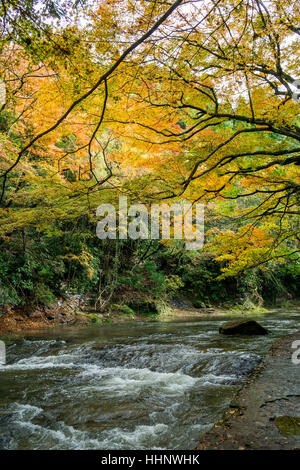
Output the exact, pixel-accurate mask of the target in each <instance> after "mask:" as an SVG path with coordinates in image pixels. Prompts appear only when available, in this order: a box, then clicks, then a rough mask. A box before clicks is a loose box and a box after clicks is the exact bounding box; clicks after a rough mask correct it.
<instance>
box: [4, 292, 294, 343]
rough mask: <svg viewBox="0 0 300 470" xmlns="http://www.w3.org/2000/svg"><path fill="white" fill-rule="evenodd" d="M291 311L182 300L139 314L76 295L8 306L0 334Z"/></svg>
mask: <svg viewBox="0 0 300 470" xmlns="http://www.w3.org/2000/svg"><path fill="white" fill-rule="evenodd" d="M289 309H291V310H292V311H295V310H298V309H300V307H299V303H295V304H294V305H291V306H290V307H289V308H287V307H282V308H280V307H279V308H276V309H273V308H263V307H255V308H250V309H246V308H244V307H243V306H241V305H232V306H231V307H228V306H226V307H211V308H193V307H192V306H191V305H188V304H186V305H185V306H184V307H181V308H180V307H178V306H174V305H172V304H170V305H166V307H165V309H164V311H162V312H161V313H160V314H156V315H155V314H153V315H141V314H138V313H134V314H133V313H127V312H126V311H125V312H124V311H121V310H113V311H111V310H110V311H106V312H101V313H100V312H93V311H90V310H89V309H88V308H87V307H86V305H83V306H82V305H80V301H79V296H74V298H72V299H69V300H68V301H64V302H63V301H60V302H58V304H57V305H55V306H52V307H46V306H44V307H40V308H37V309H35V310H32V311H31V310H28V309H25V308H18V309H12V308H8V309H7V310H6V312H4V313H3V314H2V316H0V335H7V334H11V333H17V332H20V331H23V330H38V329H41V328H55V327H57V326H74V325H83V326H84V325H88V324H90V323H97V324H98V323H99V324H103V325H106V324H117V323H124V322H129V321H142V322H145V321H164V322H166V321H177V320H191V321H193V320H197V318H202V317H203V316H204V317H205V316H209V317H211V316H213V317H220V318H222V317H226V316H228V314H229V315H230V316H232V317H233V318H234V317H236V316H241V315H243V316H247V317H257V316H261V315H267V314H272V313H273V312H274V311H280V310H284V311H288V310H289Z"/></svg>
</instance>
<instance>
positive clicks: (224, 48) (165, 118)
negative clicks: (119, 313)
mask: <svg viewBox="0 0 300 470" xmlns="http://www.w3.org/2000/svg"><path fill="white" fill-rule="evenodd" d="M0 15H1V25H0V28H1V37H0V54H1V63H0V79H1V80H2V82H3V83H4V86H5V92H6V99H5V102H4V103H3V104H2V105H1V112H0V157H1V159H0V202H1V209H0V211H1V212H0V217H1V222H0V224H1V225H0V231H1V235H2V236H3V237H9V236H10V235H11V234H13V233H14V232H16V231H20V230H24V229H26V228H27V227H35V229H37V230H39V231H41V232H44V233H46V234H51V233H56V231H57V226H56V222H57V221H60V220H61V221H72V220H73V221H74V220H75V219H78V218H80V217H81V216H82V215H83V214H85V215H89V217H90V220H94V217H95V209H96V207H97V206H98V205H99V204H100V203H102V202H114V201H116V200H117V198H118V196H119V194H126V195H127V196H128V197H129V198H130V200H131V201H140V202H144V203H148V204H149V203H151V202H158V201H176V200H178V199H180V198H186V199H188V200H190V201H191V202H193V203H196V202H198V201H201V202H203V203H204V204H205V205H206V221H207V232H206V242H207V243H206V249H207V250H209V251H210V252H211V253H213V254H214V256H215V258H216V259H217V260H219V261H220V262H221V263H222V270H223V271H222V272H223V274H222V276H223V277H224V276H228V275H234V274H236V273H238V272H240V271H243V270H245V269H248V268H251V267H255V266H262V265H266V264H267V263H268V262H270V261H272V260H284V259H296V258H297V257H298V253H299V178H298V170H299V163H300V153H299V152H300V142H299V141H300V128H299V99H298V94H297V85H298V83H299V82H297V79H298V77H299V53H298V48H299V31H300V30H299V24H300V11H299V3H298V2H297V1H289V0H279V1H278V0H186V1H184V0H177V1H165V0H137V1H134V2H133V1H131V0H122V1H120V0H98V1H96V2H89V1H88V0H87V1H83V0H82V1H78V0H77V1H65V2H64V1H58V0H57V1H45V2H39V1H35V0H24V1H18V2H15V1H11V0H1V3H0ZM222 276H221V277H222Z"/></svg>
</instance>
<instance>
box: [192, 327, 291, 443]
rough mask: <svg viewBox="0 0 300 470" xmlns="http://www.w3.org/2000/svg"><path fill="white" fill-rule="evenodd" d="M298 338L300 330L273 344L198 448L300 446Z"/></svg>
mask: <svg viewBox="0 0 300 470" xmlns="http://www.w3.org/2000/svg"><path fill="white" fill-rule="evenodd" d="M297 340H298V341H299V340H300V331H299V332H297V333H294V334H292V335H289V336H285V337H283V338H281V339H279V340H278V341H276V342H275V343H274V344H273V346H272V347H271V349H270V351H269V353H268V354H267V355H266V357H265V359H264V360H263V361H262V362H261V363H260V365H259V366H258V367H257V368H256V369H255V370H254V371H253V373H252V375H251V377H250V378H249V380H248V381H247V383H246V384H245V385H244V386H243V387H242V389H241V390H240V392H239V393H238V394H237V396H236V398H235V400H234V401H233V402H232V403H231V407H230V408H229V409H228V411H227V412H226V413H225V414H224V416H223V418H222V419H221V420H220V422H218V423H217V424H215V425H214V427H213V428H212V430H211V431H210V432H209V433H207V434H206V435H205V436H204V437H203V438H202V439H201V442H200V444H199V446H198V449H201V450H208V449H209V450H212V449H219V450H236V449H240V450H243V449H248V450H251V449H252V450H254V449H255V450H256V449H268V450H277V449H284V450H288V449H300V364H298V365H296V364H294V363H293V362H292V354H293V353H294V352H295V349H293V348H292V344H293V342H294V341H297ZM298 348H299V346H298ZM299 356H300V355H298V357H299Z"/></svg>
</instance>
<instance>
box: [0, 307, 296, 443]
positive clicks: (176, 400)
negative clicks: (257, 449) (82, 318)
mask: <svg viewBox="0 0 300 470" xmlns="http://www.w3.org/2000/svg"><path fill="white" fill-rule="evenodd" d="M229 318H230V319H232V316H231V317H228V318H225V317H223V318H218V317H214V316H204V317H203V318H199V317H197V318H196V319H194V320H193V319H189V320H188V321H173V322H127V323H121V324H116V325H105V326H101V325H97V324H94V325H92V326H88V327H60V328H53V329H51V330H49V329H48V330H43V331H39V330H38V331H35V332H29V333H23V334H22V335H19V336H18V337H17V338H16V339H15V340H14V341H13V343H12V344H10V345H9V346H8V347H7V364H6V365H3V366H0V449H1V448H2V449H123V450H125V449H194V448H195V447H196V445H197V444H198V441H199V439H200V437H201V436H202V435H203V434H204V433H205V432H206V431H208V430H209V429H210V428H211V426H212V425H213V423H214V422H215V421H216V420H217V419H219V418H220V417H221V415H222V413H223V412H224V410H225V409H226V407H227V406H228V405H229V403H230V401H231V400H232V398H233V397H234V395H235V393H236V391H237V389H238V388H239V387H240V386H241V384H242V383H243V381H244V380H245V378H246V377H247V375H248V374H249V372H250V371H251V369H252V368H253V367H254V366H255V365H256V364H257V363H258V362H259V361H260V359H261V357H262V355H263V354H265V352H266V351H267V350H268V349H269V347H270V345H271V343H272V342H273V341H275V340H276V339H277V338H278V337H280V336H283V335H285V334H289V333H293V332H295V331H297V330H299V320H300V314H299V312H298V313H297V312H294V313H293V312H289V313H286V312H282V311H281V312H275V313H272V314H270V313H269V314H266V315H265V316H261V317H259V322H260V323H261V324H262V325H263V326H264V327H266V328H267V329H268V330H269V331H270V334H269V335H268V336H257V337H242V336H232V337H230V336H223V335H220V334H219V333H218V329H219V326H220V324H222V323H223V322H224V321H226V320H227V319H229ZM234 318H235V319H237V318H238V317H237V316H236V315H235V316H234Z"/></svg>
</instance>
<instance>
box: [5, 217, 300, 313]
mask: <svg viewBox="0 0 300 470" xmlns="http://www.w3.org/2000/svg"><path fill="white" fill-rule="evenodd" d="M1 247H2V248H1V252H0V304H1V310H2V311H4V310H5V308H6V307H7V306H11V307H26V308H28V309H33V308H36V307H37V306H42V305H48V306H51V305H53V304H54V303H55V301H56V300H57V299H58V298H67V297H68V296H69V295H71V294H75V293H76V294H85V295H86V296H88V297H89V298H90V302H91V307H92V309H95V310H96V311H101V310H106V309H109V308H117V309H119V310H120V309H121V310H122V309H123V310H124V312H125V313H126V312H127V310H128V312H127V313H128V314H131V313H132V312H138V313H147V312H148V313H149V312H155V311H156V312H157V306H159V305H161V304H167V303H168V301H169V300H170V299H172V298H173V299H174V298H175V299H176V298H177V299H178V298H179V299H180V298H181V299H187V300H189V301H190V304H191V305H193V306H194V307H197V308H202V307H212V306H225V307H226V306H230V305H233V304H238V305H241V306H243V307H245V308H251V307H253V306H254V305H256V306H262V305H275V304H276V305H277V306H278V305H279V304H283V305H284V304H285V305H286V304H287V303H288V302H291V301H293V300H294V299H296V298H297V293H298V289H297V285H298V284H299V264H298V265H297V264H296V263H295V262H292V261H291V260H290V261H289V262H286V263H278V262H277V263H275V262H272V263H269V265H268V266H266V267H264V268H263V269H261V268H255V269H249V270H247V271H244V272H241V273H239V275H237V276H232V277H226V278H225V279H218V277H219V276H220V275H221V273H222V268H223V267H224V265H222V263H219V262H216V261H215V260H214V257H213V254H212V253H208V252H206V251H205V250H202V251H199V252H196V251H186V250H185V249H184V245H183V244H182V243H181V242H180V241H177V242H172V244H169V245H165V244H163V243H161V242H159V241H156V240H136V241H134V240H99V239H98V238H97V237H96V234H95V226H94V225H93V224H92V223H89V222H88V220H87V218H86V217H82V218H80V219H78V220H77V222H76V223H72V224H71V223H65V224H61V225H60V226H56V227H55V230H53V234H48V235H45V234H44V233H41V232H38V231H37V230H36V229H34V228H28V229H26V230H24V231H19V232H15V233H14V234H12V235H11V236H10V237H9V240H6V239H4V238H3V239H2V240H1ZM158 311H159V308H158Z"/></svg>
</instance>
